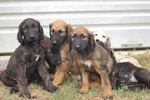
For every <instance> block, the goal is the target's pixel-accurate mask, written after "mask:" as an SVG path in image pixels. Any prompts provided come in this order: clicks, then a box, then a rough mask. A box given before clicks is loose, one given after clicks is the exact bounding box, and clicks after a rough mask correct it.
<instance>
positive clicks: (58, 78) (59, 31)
mask: <svg viewBox="0 0 150 100" xmlns="http://www.w3.org/2000/svg"><path fill="white" fill-rule="evenodd" d="M49 29H50V40H51V41H52V44H53V45H54V47H59V49H60V57H61V61H60V64H59V65H57V67H56V72H55V75H54V80H53V84H54V85H55V86H58V85H59V84H61V83H62V81H63V79H64V77H65V74H66V73H67V72H68V70H69V68H70V66H71V57H70V52H69V49H70V47H69V42H68V40H69V35H70V32H71V31H72V26H71V25H70V24H68V23H66V22H65V21H63V20H56V21H54V22H53V23H51V24H50V25H49Z"/></svg>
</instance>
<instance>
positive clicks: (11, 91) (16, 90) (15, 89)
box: [10, 87, 19, 94]
mask: <svg viewBox="0 0 150 100" xmlns="http://www.w3.org/2000/svg"><path fill="white" fill-rule="evenodd" d="M17 92H19V90H18V88H17V87H13V88H12V89H11V90H10V94H13V93H17Z"/></svg>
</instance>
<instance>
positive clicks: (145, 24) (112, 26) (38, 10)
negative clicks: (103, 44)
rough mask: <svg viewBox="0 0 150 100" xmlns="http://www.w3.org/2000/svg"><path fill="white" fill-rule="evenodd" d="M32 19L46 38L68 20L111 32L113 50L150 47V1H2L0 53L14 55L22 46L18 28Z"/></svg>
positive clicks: (0, 11)
mask: <svg viewBox="0 0 150 100" xmlns="http://www.w3.org/2000/svg"><path fill="white" fill-rule="evenodd" d="M28 17H32V18H35V19H37V20H39V21H40V22H41V24H42V26H43V27H44V32H45V34H46V35H48V24H49V23H50V22H52V21H54V20H56V19H64V20H66V21H68V22H69V23H71V24H73V25H75V26H76V25H85V26H87V27H88V28H89V29H90V30H91V31H97V30H103V31H105V32H108V33H109V34H110V35H111V37H112V47H113V48H124V46H126V44H129V46H131V47H135V46H142V47H150V39H149V38H150V1H149V0H86V1H85V0H82V1H79V0H52V1H48V0H47V1H39V0H34V1H32V0H28V1H25V0H1V1H0V53H2V52H12V51H14V49H15V48H16V47H17V46H18V41H17V40H16V35H17V31H18V25H19V23H20V22H21V21H22V20H23V19H25V18H28ZM138 44H140V45H138Z"/></svg>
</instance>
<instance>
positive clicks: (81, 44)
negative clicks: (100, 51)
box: [70, 26, 95, 52]
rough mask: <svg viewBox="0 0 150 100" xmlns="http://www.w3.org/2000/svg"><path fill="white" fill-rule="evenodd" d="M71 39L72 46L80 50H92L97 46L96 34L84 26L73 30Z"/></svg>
mask: <svg viewBox="0 0 150 100" xmlns="http://www.w3.org/2000/svg"><path fill="white" fill-rule="evenodd" d="M70 41H71V42H70V43H71V47H72V48H74V49H75V50H77V51H78V52H84V51H87V50H88V51H89V50H90V51H91V50H93V49H94V47H95V40H94V35H93V34H92V33H91V32H89V31H88V29H86V28H85V27H83V26H80V27H77V28H75V29H74V30H73V32H72V34H71V39H70Z"/></svg>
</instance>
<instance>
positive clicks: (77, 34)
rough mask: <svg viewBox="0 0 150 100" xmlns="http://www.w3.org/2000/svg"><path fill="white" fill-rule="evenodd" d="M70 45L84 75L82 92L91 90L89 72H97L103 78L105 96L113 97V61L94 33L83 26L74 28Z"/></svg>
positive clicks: (82, 75)
mask: <svg viewBox="0 0 150 100" xmlns="http://www.w3.org/2000/svg"><path fill="white" fill-rule="evenodd" d="M70 45H71V47H72V48H71V55H73V56H74V57H75V58H76V62H77V66H79V69H80V73H81V77H82V86H81V89H80V93H87V92H88V91H89V72H95V73H97V74H99V76H100V78H101V83H102V89H103V97H104V98H112V88H111V83H110V80H109V74H110V72H111V70H112V65H113V61H112V59H111V57H110V56H109V54H108V53H107V51H106V50H105V49H104V48H103V47H101V46H100V45H98V44H97V43H96V42H95V40H94V35H93V34H91V33H90V32H89V31H88V30H87V29H86V28H85V27H83V26H79V27H77V28H75V29H74V30H73V32H72V34H71V39H70Z"/></svg>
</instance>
